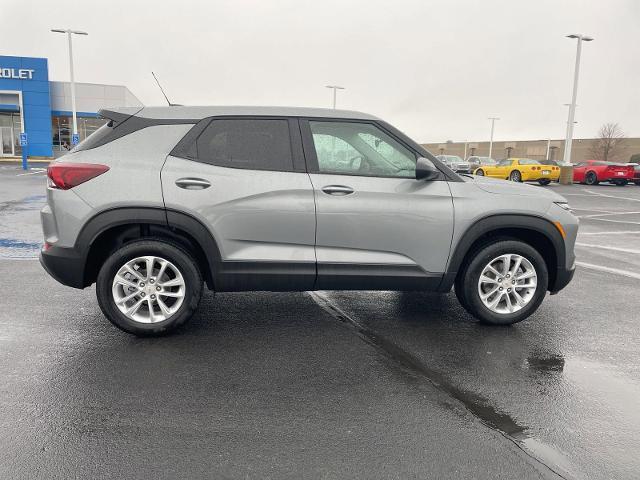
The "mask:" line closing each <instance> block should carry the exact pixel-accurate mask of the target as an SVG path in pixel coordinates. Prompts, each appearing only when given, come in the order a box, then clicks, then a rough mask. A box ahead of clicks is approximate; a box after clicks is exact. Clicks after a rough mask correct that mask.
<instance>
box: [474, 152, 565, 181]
mask: <svg viewBox="0 0 640 480" xmlns="http://www.w3.org/2000/svg"><path fill="white" fill-rule="evenodd" d="M474 174H475V175H480V176H487V177H493V178H501V179H503V180H511V181H513V182H538V183H539V184H540V185H549V184H550V183H551V182H552V181H558V179H559V178H560V167H555V166H551V165H543V164H541V163H540V162H539V161H538V160H532V159H530V158H507V159H506V160H500V161H499V162H498V163H497V164H496V165H486V166H482V167H480V168H478V169H476V170H475V171H474Z"/></svg>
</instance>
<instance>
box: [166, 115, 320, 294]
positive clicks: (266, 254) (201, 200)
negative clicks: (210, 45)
mask: <svg viewBox="0 0 640 480" xmlns="http://www.w3.org/2000/svg"><path fill="white" fill-rule="evenodd" d="M161 176H162V189H163V195H164V200H165V205H166V208H167V209H168V211H169V217H170V215H171V211H173V210H176V211H179V212H184V213H187V214H189V215H191V216H193V217H195V218H196V219H197V220H199V221H200V222H201V223H202V224H203V225H204V226H206V228H207V229H208V230H209V232H210V233H211V235H212V236H213V238H214V239H215V241H216V244H217V247H218V249H219V254H218V253H217V252H206V253H207V255H217V256H219V258H218V259H217V268H216V272H214V277H215V278H214V282H215V281H216V280H217V283H218V284H216V285H214V287H215V288H216V290H251V289H259V290H308V289H310V288H312V287H313V284H314V281H315V275H316V266H315V224H316V219H315V204H314V194H313V188H312V185H311V181H310V179H309V176H308V175H307V173H306V169H305V165H304V157H303V154H302V145H301V139H300V130H299V128H298V123H297V121H296V120H292V119H287V118H279V117H253V118H252V117H217V118H213V119H208V120H203V121H202V122H200V123H199V124H198V125H197V126H196V127H194V128H193V129H192V131H190V132H189V133H188V134H187V135H186V136H185V138H184V139H183V140H182V141H181V142H180V143H179V144H178V145H177V146H176V148H175V149H174V151H173V152H172V154H171V155H170V156H169V157H168V158H167V160H166V162H165V165H164V167H163V169H162V175H161Z"/></svg>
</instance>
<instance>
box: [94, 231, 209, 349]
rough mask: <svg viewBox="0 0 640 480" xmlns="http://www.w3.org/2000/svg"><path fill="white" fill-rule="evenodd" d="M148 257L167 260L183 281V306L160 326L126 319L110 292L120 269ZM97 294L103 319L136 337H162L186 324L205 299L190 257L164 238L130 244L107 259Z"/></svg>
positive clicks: (101, 273)
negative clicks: (178, 272)
mask: <svg viewBox="0 0 640 480" xmlns="http://www.w3.org/2000/svg"><path fill="white" fill-rule="evenodd" d="M147 255H153V256H157V257H161V258H163V259H165V260H168V261H169V262H171V263H172V264H173V265H174V266H175V267H176V268H177V269H178V270H179V271H180V273H181V274H182V277H183V278H184V285H185V296H184V300H183V302H182V305H181V306H180V308H179V309H178V310H177V311H176V312H175V313H174V314H173V315H171V316H170V317H169V318H167V319H166V320H163V321H160V322H157V323H141V322H137V321H135V320H133V319H130V318H129V317H127V316H126V315H125V314H124V313H122V312H121V311H120V310H119V309H118V307H117V306H116V303H115V300H114V299H113V295H112V291H111V288H112V282H113V278H114V276H115V275H116V273H117V272H118V270H119V269H120V268H121V267H122V266H123V265H124V264H125V263H126V262H128V261H130V260H133V259H135V258H136V257H142V256H147ZM96 295H97V297H98V304H99V305H100V309H101V310H102V313H103V314H104V316H105V317H107V319H108V320H109V321H110V322H111V323H113V324H114V325H115V326H116V327H118V328H119V329H121V330H124V331H125V332H127V333H131V334H133V335H137V336H159V335H164V334H167V333H169V332H171V331H173V330H175V329H176V328H178V327H180V326H181V325H183V324H185V323H186V322H187V321H188V320H189V319H190V318H191V316H192V315H193V314H194V313H195V311H196V309H197V308H198V304H199V303H200V298H201V296H202V274H201V272H200V270H199V269H198V267H197V264H196V262H195V261H194V260H193V258H192V257H191V255H189V253H188V252H186V251H185V250H184V249H183V248H182V247H180V246H178V245H177V244H175V243H173V242H170V241H167V240H164V239H142V240H137V241H134V242H131V243H127V244H126V245H124V246H122V247H120V248H119V249H117V250H116V251H114V252H113V253H112V254H111V255H110V256H109V258H107V260H106V261H105V262H104V264H103V265H102V267H101V269H100V272H99V273H98V278H97V280H96Z"/></svg>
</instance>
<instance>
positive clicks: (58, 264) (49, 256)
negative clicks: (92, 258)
mask: <svg viewBox="0 0 640 480" xmlns="http://www.w3.org/2000/svg"><path fill="white" fill-rule="evenodd" d="M40 264H41V265H42V267H43V268H44V269H45V270H46V271H47V273H48V274H49V275H51V276H52V277H53V278H54V279H56V280H57V281H58V282H60V283H61V284H63V285H66V286H68V287H73V288H84V287H85V285H84V258H83V257H82V255H80V254H79V253H78V252H77V251H76V250H75V249H73V248H61V247H49V249H47V250H45V249H44V247H43V248H42V250H40Z"/></svg>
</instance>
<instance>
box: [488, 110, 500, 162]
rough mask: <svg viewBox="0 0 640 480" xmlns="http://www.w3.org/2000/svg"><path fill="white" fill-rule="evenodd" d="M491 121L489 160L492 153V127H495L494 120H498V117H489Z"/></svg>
mask: <svg viewBox="0 0 640 480" xmlns="http://www.w3.org/2000/svg"><path fill="white" fill-rule="evenodd" d="M489 120H491V137H490V138H489V158H492V157H491V153H492V152H493V127H494V126H495V123H496V120H500V119H499V118H498V117H489Z"/></svg>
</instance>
